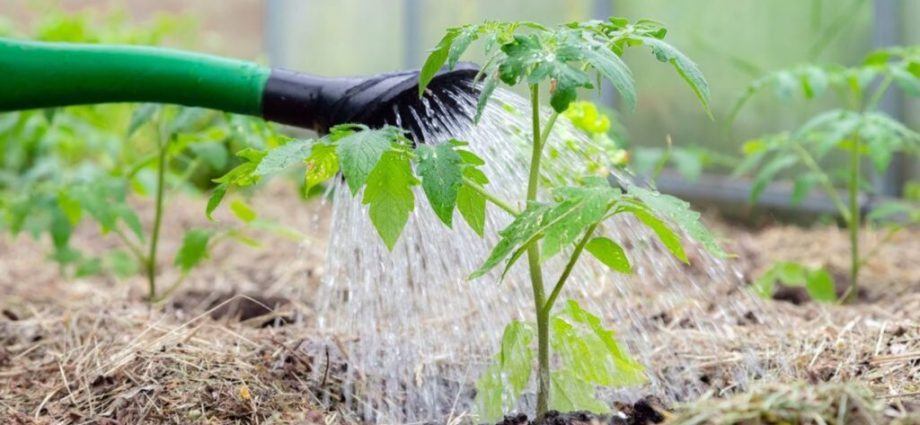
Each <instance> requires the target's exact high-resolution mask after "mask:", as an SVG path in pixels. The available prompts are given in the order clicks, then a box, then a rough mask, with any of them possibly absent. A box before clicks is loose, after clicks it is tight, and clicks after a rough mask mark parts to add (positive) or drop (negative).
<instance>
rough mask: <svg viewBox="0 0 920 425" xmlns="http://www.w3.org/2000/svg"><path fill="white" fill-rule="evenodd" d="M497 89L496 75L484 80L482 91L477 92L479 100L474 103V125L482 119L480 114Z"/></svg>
mask: <svg viewBox="0 0 920 425" xmlns="http://www.w3.org/2000/svg"><path fill="white" fill-rule="evenodd" d="M497 87H498V75H497V74H496V75H495V76H491V77H487V78H486V80H485V83H483V85H482V89H480V91H479V99H478V100H477V101H476V116H475V117H473V122H474V123H479V119H480V118H482V112H483V111H485V109H486V105H488V103H489V98H490V97H492V93H494V92H495V89H496V88H497Z"/></svg>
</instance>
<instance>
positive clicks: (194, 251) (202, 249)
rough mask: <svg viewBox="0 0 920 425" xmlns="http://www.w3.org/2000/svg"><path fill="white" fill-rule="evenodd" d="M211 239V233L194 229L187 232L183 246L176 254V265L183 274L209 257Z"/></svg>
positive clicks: (183, 239)
mask: <svg viewBox="0 0 920 425" xmlns="http://www.w3.org/2000/svg"><path fill="white" fill-rule="evenodd" d="M210 239H211V232H210V231H208V230H203V229H192V230H189V231H187V232H185V235H184V236H183V237H182V245H181V246H180V247H179V252H177V253H176V259H175V261H174V263H175V265H176V266H177V267H179V268H180V269H181V270H182V272H183V273H186V272H188V271H189V270H191V269H193V268H195V266H197V265H198V264H199V263H201V261H202V260H204V259H206V258H207V257H208V241H210Z"/></svg>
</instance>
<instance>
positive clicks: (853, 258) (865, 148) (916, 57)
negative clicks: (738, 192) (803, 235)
mask: <svg viewBox="0 0 920 425" xmlns="http://www.w3.org/2000/svg"><path fill="white" fill-rule="evenodd" d="M892 84H895V85H897V86H898V87H900V88H901V89H902V90H903V91H904V92H905V93H908V94H911V95H914V96H920V48H917V47H913V48H893V49H886V50H879V51H877V52H874V53H872V54H870V55H869V56H868V57H867V58H866V60H865V61H864V62H863V63H862V64H861V65H858V66H854V67H843V66H818V65H804V66H799V67H796V68H793V69H788V70H781V71H777V72H773V73H771V74H769V75H767V76H765V77H763V78H760V79H758V80H757V81H755V82H753V83H752V84H751V85H750V86H749V87H748V89H747V91H746V93H745V94H744V95H743V96H742V97H741V98H740V99H739V101H738V102H737V103H736V106H735V108H734V111H733V112H732V117H734V116H735V115H736V114H737V113H738V111H740V110H741V108H742V107H743V106H744V105H745V104H746V103H747V101H748V100H749V99H750V98H751V97H752V96H754V95H755V94H756V93H758V92H760V91H763V90H766V89H773V90H774V91H775V92H776V93H777V94H778V95H779V96H781V97H789V96H791V95H792V94H794V93H796V92H801V93H802V96H803V97H805V98H809V99H810V98H814V97H817V96H819V95H821V94H822V93H824V92H827V91H829V90H832V91H834V92H835V93H837V95H838V97H839V100H840V103H841V104H842V105H844V106H843V107H842V108H841V109H834V110H830V111H827V112H824V113H821V114H819V115H817V116H816V117H814V118H812V119H810V120H809V121H807V122H806V123H805V124H803V125H802V126H801V127H800V128H799V129H797V130H795V131H793V132H791V133H780V134H774V135H768V136H764V137H761V138H758V139H754V140H751V141H748V142H747V143H745V144H744V147H743V152H744V154H745V159H744V161H742V163H741V164H740V165H739V166H738V168H737V169H736V174H739V175H740V174H747V173H749V172H751V171H753V170H755V169H756V170H757V171H756V173H755V177H754V182H753V186H752V189H751V201H752V202H753V201H756V200H757V199H758V198H759V197H760V195H761V194H762V193H763V190H764V189H765V188H766V187H767V185H768V184H769V183H770V182H771V181H773V180H776V179H778V178H779V176H780V175H781V174H780V173H782V172H783V171H787V170H791V169H794V168H797V170H796V171H797V172H795V173H790V174H789V175H790V176H791V177H790V178H791V179H792V181H793V191H792V202H793V204H797V203H799V202H801V200H802V199H804V198H805V197H806V196H807V195H808V193H809V192H810V191H811V190H812V189H813V188H814V187H815V186H818V187H820V188H821V189H822V190H823V191H824V192H825V193H826V194H827V195H828V197H829V198H830V199H831V201H832V202H833V203H834V206H835V207H836V209H837V212H838V214H839V215H840V217H842V219H843V222H844V223H845V224H846V227H847V229H848V231H849V236H850V270H849V278H850V282H849V288H848V289H847V291H846V294H845V296H844V297H843V299H844V300H845V301H847V302H852V301H854V300H855V299H856V296H857V293H858V289H859V272H860V268H861V267H862V266H863V265H864V264H865V263H866V262H867V261H868V260H869V259H870V258H871V257H872V256H873V255H875V254H876V253H877V252H878V249H877V248H874V249H872V250H870V251H869V252H868V253H867V254H865V255H863V254H862V249H861V247H860V238H859V231H860V228H861V227H862V224H863V217H862V212H861V211H860V203H859V197H860V194H861V193H868V194H871V193H872V192H873V185H872V184H871V183H870V182H869V181H868V179H866V176H865V172H864V168H865V167H864V161H863V160H864V159H868V162H869V163H870V164H871V166H872V168H873V169H874V171H875V172H876V173H879V174H883V173H884V172H885V170H886V169H887V168H888V166H889V164H890V163H891V160H892V158H893V156H894V155H895V153H898V152H904V153H909V154H913V155H916V154H917V153H920V134H917V133H915V132H914V131H912V130H910V129H908V128H907V127H906V126H904V125H903V124H902V123H900V122H898V121H896V120H895V119H893V118H892V117H890V116H888V115H886V114H884V113H883V112H880V111H878V105H879V102H880V101H881V99H882V98H883V96H884V95H885V93H886V92H887V91H888V90H889V89H890V88H891V87H892ZM835 159H836V160H843V161H845V165H843V166H840V165H831V164H833V161H834V160H835ZM822 164H826V165H823V166H822ZM839 187H843V188H845V191H846V197H843V196H841V195H840V193H839V192H838V188H839ZM903 209H904V207H903V205H902V203H900V202H898V203H896V204H891V205H882V206H880V207H879V208H878V209H876V211H875V212H873V213H872V214H870V218H874V219H875V218H877V219H881V218H884V216H886V215H887V214H888V213H899V212H904V211H903ZM899 228H900V227H899V226H894V227H892V230H891V232H892V233H891V234H893V233H894V232H897V230H898V229H899ZM887 239H888V238H887V237H886V238H885V239H883V240H887ZM777 267H778V269H787V268H789V265H788V264H785V265H779V266H777ZM799 267H802V266H799ZM774 269H777V268H774ZM771 273H773V271H771V272H768V273H767V275H771ZM774 277H775V276H773V277H771V276H768V277H767V280H769V281H770V282H771V283H770V284H769V285H766V286H762V287H761V288H760V289H759V290H758V292H759V293H761V294H764V295H767V296H769V295H772V294H770V293H767V292H764V289H769V288H772V285H773V283H772V281H773V280H774ZM820 280H821V282H824V280H825V279H823V278H822V279H820ZM820 285H822V286H823V285H826V283H821V284H820ZM771 292H772V291H771ZM821 292H822V293H825V295H824V296H821V297H819V298H817V299H818V300H825V301H827V300H828V299H829V297H827V296H826V295H827V294H826V291H823V290H822V291H821ZM832 301H833V300H832Z"/></svg>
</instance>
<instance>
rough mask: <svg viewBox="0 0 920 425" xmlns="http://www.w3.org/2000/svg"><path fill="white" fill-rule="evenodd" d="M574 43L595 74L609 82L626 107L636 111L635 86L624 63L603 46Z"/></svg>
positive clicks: (630, 73)
mask: <svg viewBox="0 0 920 425" xmlns="http://www.w3.org/2000/svg"><path fill="white" fill-rule="evenodd" d="M576 42H577V43H579V44H578V48H579V49H580V51H581V55H582V57H583V58H584V61H585V62H587V63H589V64H591V66H592V67H594V69H596V70H597V72H599V73H600V74H601V75H603V76H604V78H606V79H607V80H608V81H610V84H612V85H613V87H614V88H615V89H616V90H617V92H619V93H620V96H621V97H622V99H623V101H624V102H625V103H626V106H627V107H628V108H629V109H630V110H633V111H634V110H635V109H636V84H635V82H634V81H633V77H632V72H631V71H630V70H629V67H628V66H626V63H624V62H623V60H622V59H620V57H619V56H617V55H616V53H613V51H611V50H609V49H607V48H606V47H605V46H590V45H587V44H585V43H584V42H583V41H581V42H579V41H576Z"/></svg>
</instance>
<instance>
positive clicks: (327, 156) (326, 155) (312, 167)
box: [304, 143, 339, 192]
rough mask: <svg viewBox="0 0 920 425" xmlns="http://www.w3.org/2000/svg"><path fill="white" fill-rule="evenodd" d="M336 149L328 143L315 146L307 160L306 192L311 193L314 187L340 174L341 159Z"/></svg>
mask: <svg viewBox="0 0 920 425" xmlns="http://www.w3.org/2000/svg"><path fill="white" fill-rule="evenodd" d="M335 152H336V147H335V146H334V145H331V144H327V143H317V144H315V145H313V149H312V152H310V157H309V158H307V173H306V176H305V177H304V186H305V187H304V190H305V191H306V192H309V191H310V190H311V189H313V187H314V186H316V185H318V184H320V183H322V182H324V181H326V180H329V179H331V178H333V177H335V176H336V174H338V173H339V158H338V156H336V153H335Z"/></svg>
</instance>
